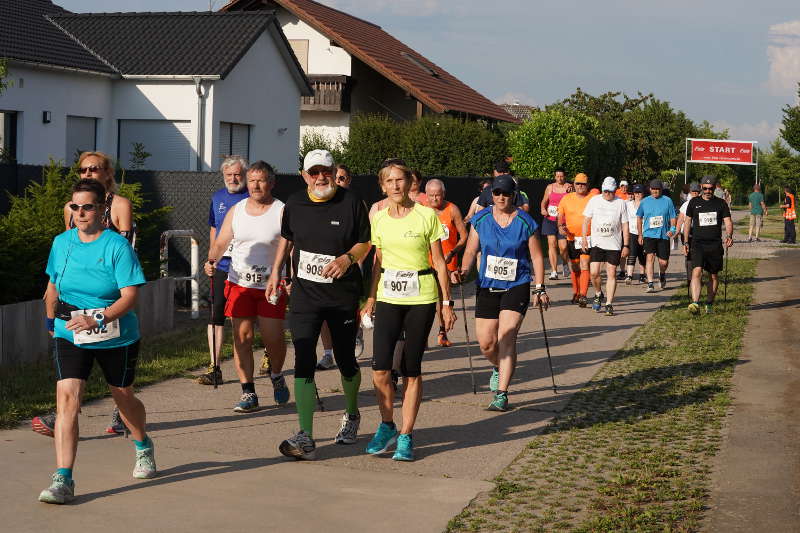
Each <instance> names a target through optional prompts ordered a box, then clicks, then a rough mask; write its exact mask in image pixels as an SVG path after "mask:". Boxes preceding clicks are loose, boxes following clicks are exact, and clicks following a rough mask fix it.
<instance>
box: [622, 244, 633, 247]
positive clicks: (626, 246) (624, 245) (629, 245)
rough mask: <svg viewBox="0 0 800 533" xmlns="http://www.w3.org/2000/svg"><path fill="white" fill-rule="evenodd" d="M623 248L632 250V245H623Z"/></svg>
mask: <svg viewBox="0 0 800 533" xmlns="http://www.w3.org/2000/svg"><path fill="white" fill-rule="evenodd" d="M622 247H623V248H630V247H631V245H630V244H623V245H622Z"/></svg>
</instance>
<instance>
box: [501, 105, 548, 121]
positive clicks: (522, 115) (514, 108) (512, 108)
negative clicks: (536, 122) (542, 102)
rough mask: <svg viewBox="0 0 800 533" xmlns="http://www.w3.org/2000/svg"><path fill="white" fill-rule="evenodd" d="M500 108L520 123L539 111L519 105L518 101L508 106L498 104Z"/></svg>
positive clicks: (535, 108)
mask: <svg viewBox="0 0 800 533" xmlns="http://www.w3.org/2000/svg"><path fill="white" fill-rule="evenodd" d="M500 107H502V108H503V109H505V110H506V111H507V112H508V114H509V115H513V116H514V117H515V118H517V119H518V120H520V121H522V120H527V119H529V118H531V115H533V114H534V113H536V112H538V111H541V110H540V109H539V108H538V107H536V106H532V105H525V104H520V103H519V102H518V101H514V102H512V103H510V104H509V103H505V104H500Z"/></svg>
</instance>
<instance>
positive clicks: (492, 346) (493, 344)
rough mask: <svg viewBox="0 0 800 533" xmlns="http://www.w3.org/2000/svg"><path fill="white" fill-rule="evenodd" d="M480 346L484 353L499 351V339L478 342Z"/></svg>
mask: <svg viewBox="0 0 800 533" xmlns="http://www.w3.org/2000/svg"><path fill="white" fill-rule="evenodd" d="M478 345H479V346H480V347H481V351H482V352H483V353H489V352H493V351H495V350H496V349H497V339H496V338H493V339H481V340H478Z"/></svg>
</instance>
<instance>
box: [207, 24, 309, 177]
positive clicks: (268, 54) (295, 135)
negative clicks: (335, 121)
mask: <svg viewBox="0 0 800 533" xmlns="http://www.w3.org/2000/svg"><path fill="white" fill-rule="evenodd" d="M213 96H214V97H213V106H214V112H213V122H212V124H209V125H208V126H210V127H213V128H214V139H219V127H220V122H233V123H238V124H250V125H251V126H252V127H251V129H250V160H251V161H256V160H258V159H263V160H264V161H267V162H268V163H270V164H272V165H273V166H274V167H276V169H277V170H278V171H280V172H294V171H296V170H297V164H298V162H297V146H298V143H299V140H300V88H299V87H298V86H297V83H296V82H295V80H294V78H293V77H292V74H291V71H290V70H289V67H288V65H287V64H286V61H285V60H284V58H283V56H281V54H280V52H279V51H278V48H277V47H276V46H275V43H274V42H273V41H272V37H271V35H270V34H269V33H264V34H262V35H261V37H259V38H258V40H257V41H256V42H255V43H253V46H252V47H251V48H250V50H248V52H247V53H246V54H245V55H244V57H243V58H242V59H241V61H239V63H238V64H237V65H236V67H235V68H234V69H233V70H232V71H231V73H230V74H229V75H228V76H227V77H226V78H225V79H224V80H220V81H217V82H215V85H214V95H213ZM210 148H211V150H212V153H213V161H214V165H213V166H214V167H218V166H219V163H220V156H221V155H226V154H220V153H219V147H218V142H216V141H215V142H214V143H213V145H212V146H211V147H210Z"/></svg>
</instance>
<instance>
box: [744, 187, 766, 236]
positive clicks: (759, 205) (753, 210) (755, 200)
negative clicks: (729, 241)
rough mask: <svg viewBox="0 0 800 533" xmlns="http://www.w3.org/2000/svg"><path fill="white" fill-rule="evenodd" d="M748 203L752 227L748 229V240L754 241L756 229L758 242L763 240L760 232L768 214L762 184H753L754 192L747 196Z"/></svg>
mask: <svg viewBox="0 0 800 533" xmlns="http://www.w3.org/2000/svg"><path fill="white" fill-rule="evenodd" d="M747 204H748V207H749V208H750V229H749V230H748V231H747V242H753V230H754V229H755V239H756V242H761V239H759V238H758V234H759V233H760V232H761V227H762V226H763V225H764V217H765V216H767V214H768V212H767V205H766V204H765V203H764V195H763V194H761V185H759V184H758V183H756V184H755V185H753V192H751V193H750V196H748V197H747Z"/></svg>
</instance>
